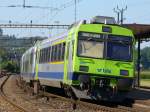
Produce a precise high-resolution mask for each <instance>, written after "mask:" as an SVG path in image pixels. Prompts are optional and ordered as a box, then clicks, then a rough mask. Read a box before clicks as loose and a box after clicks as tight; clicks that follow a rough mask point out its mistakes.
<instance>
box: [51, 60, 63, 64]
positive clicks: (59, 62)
mask: <svg viewBox="0 0 150 112" xmlns="http://www.w3.org/2000/svg"><path fill="white" fill-rule="evenodd" d="M49 64H64V61H55V62H49Z"/></svg>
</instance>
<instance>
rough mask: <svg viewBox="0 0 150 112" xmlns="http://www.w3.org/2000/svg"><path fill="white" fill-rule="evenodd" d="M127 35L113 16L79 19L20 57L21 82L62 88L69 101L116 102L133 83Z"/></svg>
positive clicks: (131, 50)
mask: <svg viewBox="0 0 150 112" xmlns="http://www.w3.org/2000/svg"><path fill="white" fill-rule="evenodd" d="M134 52H135V38H134V35H133V32H132V31H131V30H130V29H127V28H125V27H123V26H121V25H118V24H116V22H115V19H114V18H113V17H107V16H95V17H93V18H91V19H90V20H81V21H79V22H76V23H74V24H72V25H70V27H69V28H68V30H67V32H65V33H62V34H59V35H57V36H54V37H51V38H48V39H45V40H43V41H40V42H37V43H36V44H35V45H34V46H33V47H31V48H30V49H28V50H27V51H26V52H25V53H24V54H23V56H22V58H21V77H22V80H24V81H25V82H27V83H32V84H33V86H34V90H35V91H34V92H35V93H37V92H38V89H39V86H38V85H41V86H50V87H56V88H62V89H63V90H64V91H65V93H66V94H67V95H68V96H70V97H73V98H79V99H82V98H83V99H93V100H108V101H116V100H120V101H122V100H123V99H124V98H125V97H126V95H127V94H128V92H129V91H131V90H132V88H133V82H134V79H135V75H134V71H135V62H134V60H135V53H134Z"/></svg>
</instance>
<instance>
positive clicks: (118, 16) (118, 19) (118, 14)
mask: <svg viewBox="0 0 150 112" xmlns="http://www.w3.org/2000/svg"><path fill="white" fill-rule="evenodd" d="M117 8H118V5H117ZM113 10H114V12H115V13H116V14H117V23H118V24H119V23H120V11H118V10H116V9H115V8H114V9H113Z"/></svg>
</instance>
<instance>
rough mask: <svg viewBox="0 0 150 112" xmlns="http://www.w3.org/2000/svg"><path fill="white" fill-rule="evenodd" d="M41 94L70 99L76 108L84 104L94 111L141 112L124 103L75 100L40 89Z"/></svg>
mask: <svg viewBox="0 0 150 112" xmlns="http://www.w3.org/2000/svg"><path fill="white" fill-rule="evenodd" d="M40 94H41V95H43V96H46V97H55V98H59V99H61V100H63V101H69V102H71V103H72V108H73V109H74V110H75V109H76V108H78V107H81V106H84V107H86V108H89V109H92V110H94V111H100V112H101V111H102V112H139V110H138V109H135V108H134V109H133V108H132V107H127V106H122V105H115V104H114V105H112V103H109V104H108V102H105V104H102V103H101V104H98V103H97V102H96V101H95V102H91V101H83V100H76V101H75V100H73V99H70V98H66V97H63V96H60V95H56V94H52V93H49V92H43V91H40Z"/></svg>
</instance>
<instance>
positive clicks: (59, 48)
mask: <svg viewBox="0 0 150 112" xmlns="http://www.w3.org/2000/svg"><path fill="white" fill-rule="evenodd" d="M57 54H58V56H57V57H58V61H60V60H61V44H58V53H57Z"/></svg>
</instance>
